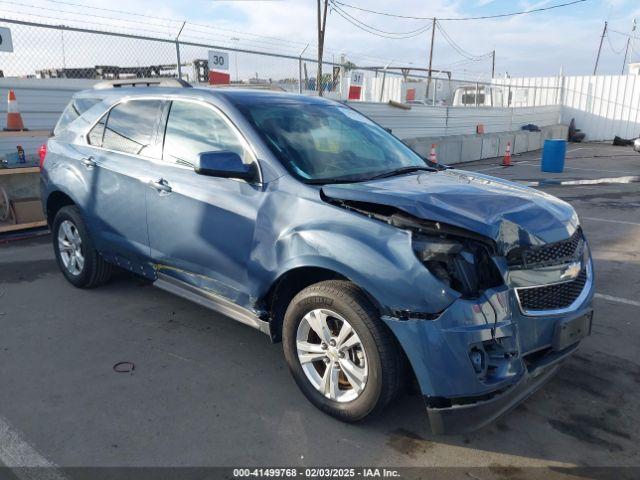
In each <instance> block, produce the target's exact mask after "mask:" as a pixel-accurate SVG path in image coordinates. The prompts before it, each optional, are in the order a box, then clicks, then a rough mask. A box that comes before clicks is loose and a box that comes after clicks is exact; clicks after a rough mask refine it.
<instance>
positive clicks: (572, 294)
mask: <svg viewBox="0 0 640 480" xmlns="http://www.w3.org/2000/svg"><path fill="white" fill-rule="evenodd" d="M586 283H587V269H586V268H583V269H582V271H581V272H580V275H578V276H577V277H576V279H575V280H572V281H570V282H565V283H556V284H554V285H544V286H541V287H529V288H518V289H516V293H517V295H518V300H519V301H520V306H521V307H522V310H523V311H524V312H536V311H544V310H559V309H563V308H567V307H570V306H571V304H573V302H575V301H576V299H577V298H578V297H579V296H580V294H581V293H582V291H583V290H584V287H585V285H586Z"/></svg>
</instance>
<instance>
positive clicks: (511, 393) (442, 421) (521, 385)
mask: <svg viewBox="0 0 640 480" xmlns="http://www.w3.org/2000/svg"><path fill="white" fill-rule="evenodd" d="M578 345H579V344H577V343H576V344H574V345H573V346H571V347H569V348H567V349H565V350H564V351H562V352H554V353H553V354H550V355H548V356H546V357H544V360H541V361H540V363H538V364H537V365H535V366H531V367H529V368H527V369H526V370H525V372H524V373H523V374H522V376H521V377H520V379H519V380H518V381H516V382H515V383H514V384H513V385H511V386H510V387H508V388H507V389H506V390H504V391H501V392H499V393H495V394H493V395H488V396H485V397H484V398H481V399H472V398H471V399H465V400H464V401H465V403H462V404H458V405H453V406H451V407H445V408H432V407H429V406H427V413H428V415H429V423H430V425H431V430H432V432H433V433H435V434H443V433H446V434H460V433H466V432H471V431H473V430H477V429H479V428H482V427H484V426H485V425H488V424H489V423H491V422H493V421H494V420H496V419H497V418H499V417H501V416H502V415H504V414H506V413H507V412H509V411H510V410H512V409H513V408H515V407H516V406H517V405H518V404H520V403H521V402H523V401H525V400H526V399H527V398H528V397H530V396H531V395H533V394H534V393H535V392H536V391H537V390H538V389H539V388H540V387H542V386H543V385H544V384H545V383H546V382H547V381H548V380H550V379H551V378H552V377H553V376H554V374H555V373H556V371H557V370H558V368H559V363H560V362H561V361H562V360H564V359H565V358H566V357H568V356H569V355H571V354H572V353H573V352H575V351H576V350H577V349H578ZM487 397H489V398H487ZM426 400H427V402H428V401H429V399H426Z"/></svg>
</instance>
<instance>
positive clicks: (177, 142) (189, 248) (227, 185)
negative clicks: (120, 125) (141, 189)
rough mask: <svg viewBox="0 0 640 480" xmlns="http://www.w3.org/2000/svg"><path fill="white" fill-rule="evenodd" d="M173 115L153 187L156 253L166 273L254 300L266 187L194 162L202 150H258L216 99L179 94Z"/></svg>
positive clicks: (244, 153)
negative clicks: (252, 270)
mask: <svg viewBox="0 0 640 480" xmlns="http://www.w3.org/2000/svg"><path fill="white" fill-rule="evenodd" d="M166 116H167V117H168V119H167V124H166V132H165V137H164V154H163V162H161V165H160V166H159V167H158V168H159V169H158V170H157V175H156V178H155V182H156V184H155V185H153V186H150V187H148V188H147V190H146V196H147V218H148V227H149V242H150V245H151V253H152V257H153V259H154V261H155V262H157V263H158V264H159V267H158V268H159V271H160V272H161V273H165V274H167V275H170V276H174V277H177V278H179V279H181V280H183V281H186V282H188V283H191V284H193V285H196V286H198V287H200V288H203V289H205V290H208V291H210V292H213V293H216V294H218V295H222V296H224V297H226V298H229V299H231V300H233V301H235V302H236V303H239V304H240V305H246V304H247V303H248V293H247V292H248V286H247V262H248V261H249V259H250V254H251V251H252V248H253V243H254V229H255V222H256V215H257V212H258V208H259V205H260V203H261V202H262V199H263V195H265V193H264V192H263V190H262V188H261V186H260V185H258V184H252V183H248V182H245V181H244V180H238V179H231V178H216V177H210V176H204V175H199V174H197V173H195V171H194V170H193V166H194V161H195V159H196V158H197V157H198V155H199V154H200V153H202V152H210V151H217V150H226V151H233V152H236V153H238V154H239V155H240V157H241V158H242V159H243V161H244V162H245V163H251V162H255V159H254V156H253V154H252V153H251V152H250V150H249V148H248V145H247V143H246V142H245V141H244V138H243V137H242V136H241V135H240V133H239V132H238V131H237V129H236V128H235V127H234V126H233V125H232V124H231V123H230V121H229V120H228V119H227V118H226V117H225V116H224V115H222V114H221V113H220V112H219V111H217V110H216V109H215V108H214V107H213V106H211V105H208V104H205V103H202V102H194V101H187V100H175V101H173V102H172V103H171V105H170V109H169V112H168V114H167V115H166ZM161 185H164V186H165V188H164V189H163V188H162V187H161Z"/></svg>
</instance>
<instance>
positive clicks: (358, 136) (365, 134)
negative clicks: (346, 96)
mask: <svg viewBox="0 0 640 480" xmlns="http://www.w3.org/2000/svg"><path fill="white" fill-rule="evenodd" d="M238 108H239V109H240V111H241V112H242V113H243V114H244V116H245V117H246V118H247V120H248V121H249V122H250V123H251V124H252V125H253V127H254V128H255V129H256V130H257V131H258V133H259V134H260V135H261V136H262V138H263V139H264V141H265V142H266V143H267V145H268V146H269V148H270V149H271V151H272V152H273V153H274V154H275V155H276V157H278V159H279V160H280V161H281V162H282V164H283V165H284V166H285V167H286V168H287V169H288V170H289V171H290V172H291V173H292V174H293V175H295V176H296V177H297V178H299V179H300V180H303V181H306V182H309V183H323V182H325V183H331V182H343V181H363V180H367V179H369V178H371V177H374V176H377V175H381V174H384V173H385V172H390V171H393V170H396V169H402V168H406V167H418V168H426V164H425V162H424V160H422V159H421V158H420V157H419V156H418V155H417V154H416V153H415V152H413V151H412V150H411V149H410V148H409V147H407V146H406V145H404V144H403V143H402V142H401V141H400V140H398V139H397V138H395V137H394V136H392V135H390V134H389V133H387V132H386V131H385V130H384V129H383V128H381V127H380V126H378V125H376V124H375V123H373V122H372V121H370V120H369V119H367V118H366V117H364V116H363V115H361V114H359V113H358V112H356V111H354V110H352V109H350V108H347V107H344V106H341V105H330V104H325V105H310V104H304V103H295V104H291V103H290V104H284V103H283V104H278V103H264V104H256V103H253V104H242V105H238Z"/></svg>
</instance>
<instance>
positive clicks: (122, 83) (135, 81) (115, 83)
mask: <svg viewBox="0 0 640 480" xmlns="http://www.w3.org/2000/svg"><path fill="white" fill-rule="evenodd" d="M123 87H175V88H180V87H182V88H190V87H191V84H190V83H189V82H186V81H184V80H182V79H181V78H130V79H124V80H105V81H103V82H98V83H96V84H95V85H94V86H93V88H94V89H96V90H105V89H107V88H123Z"/></svg>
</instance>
